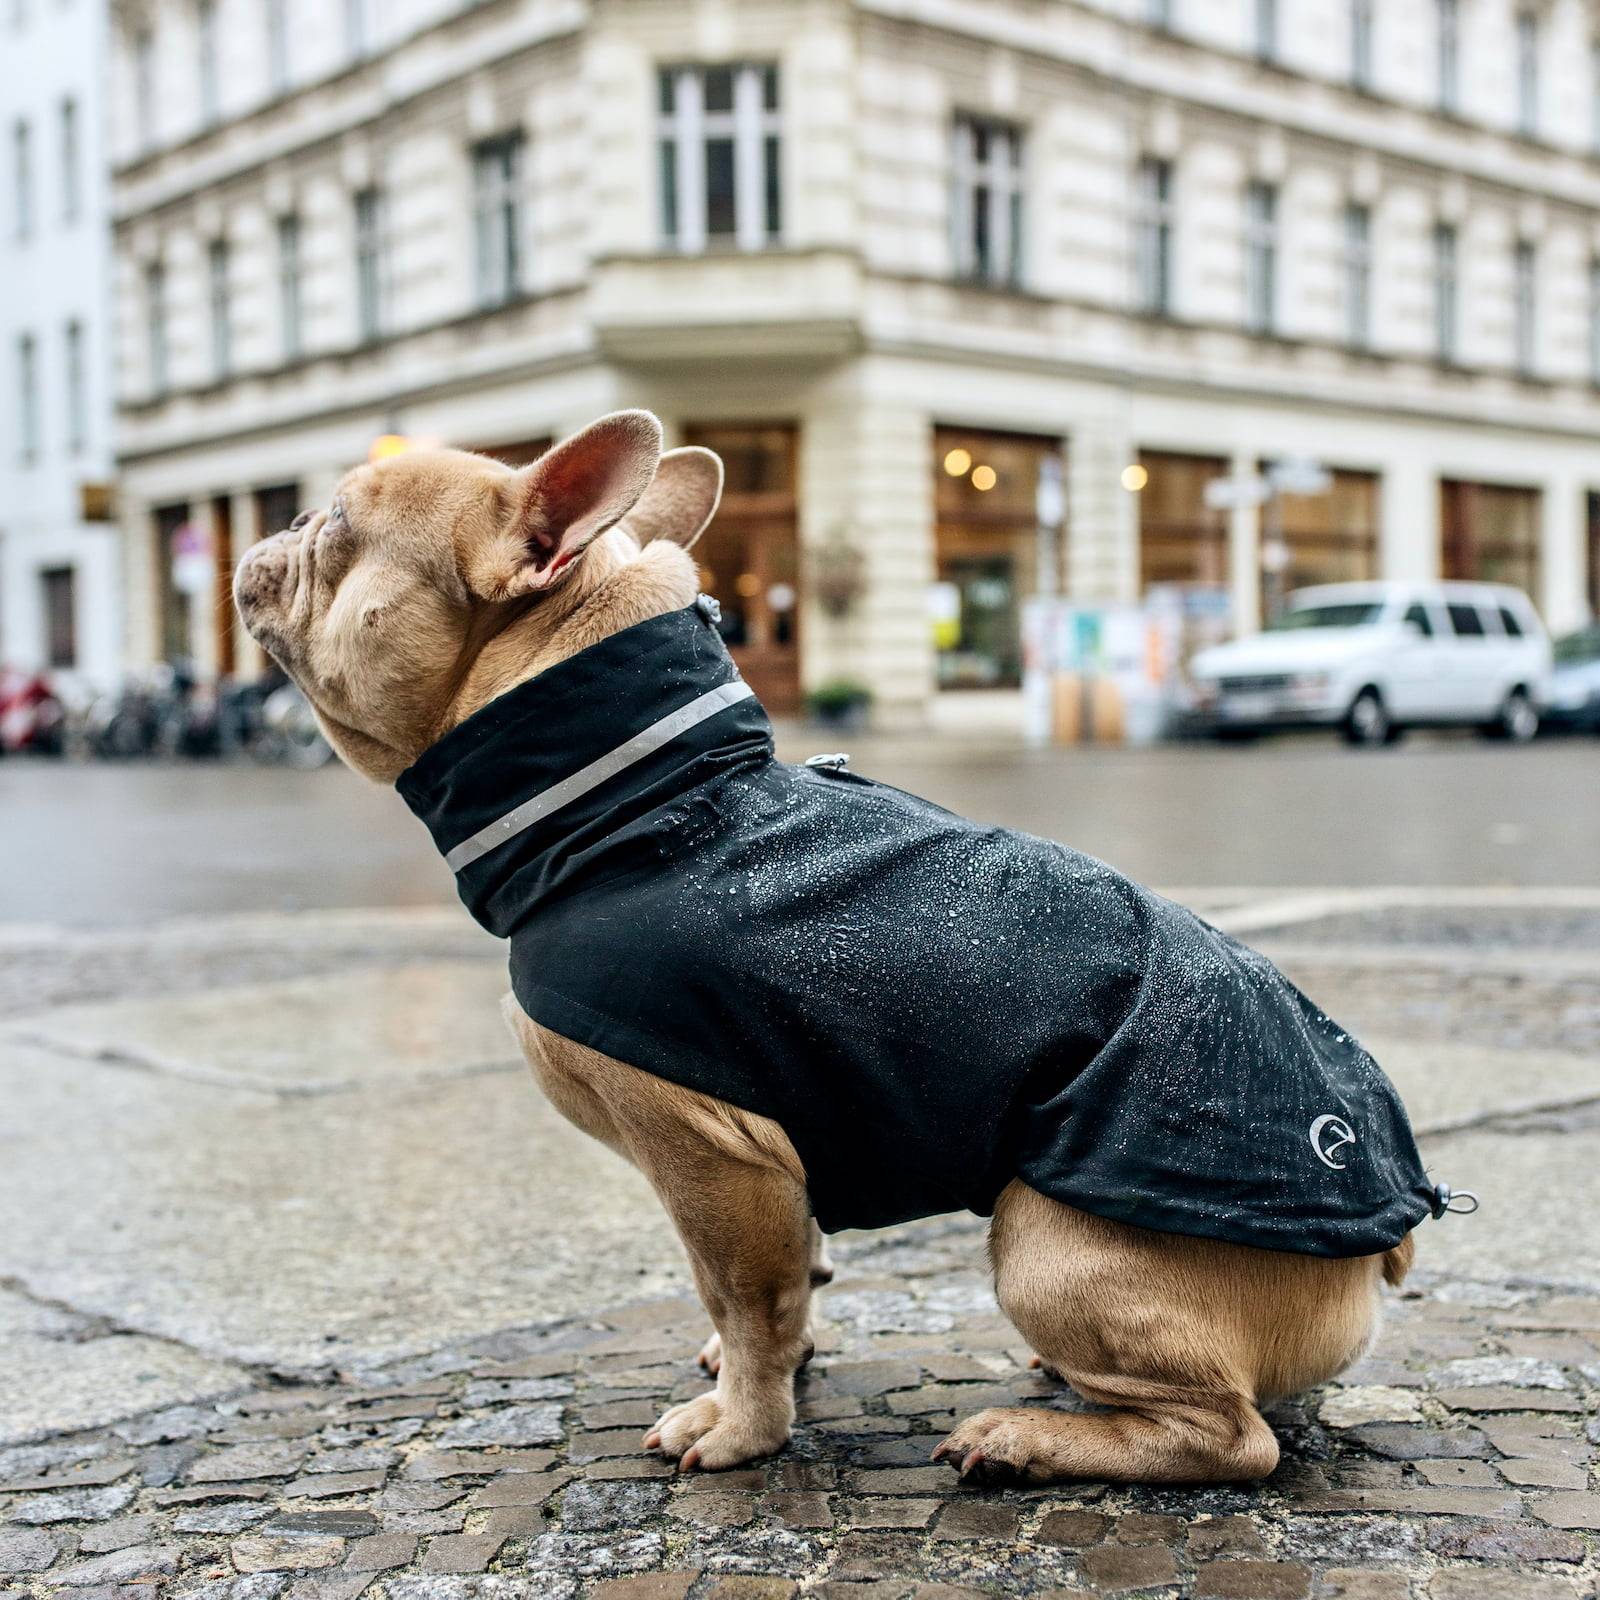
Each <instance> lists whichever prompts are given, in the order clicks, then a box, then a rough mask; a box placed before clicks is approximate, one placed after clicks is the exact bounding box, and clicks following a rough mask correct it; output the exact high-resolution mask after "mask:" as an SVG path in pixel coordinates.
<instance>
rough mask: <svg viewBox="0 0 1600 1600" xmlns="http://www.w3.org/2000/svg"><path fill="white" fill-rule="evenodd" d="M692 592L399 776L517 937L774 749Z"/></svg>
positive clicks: (509, 697) (479, 901)
mask: <svg viewBox="0 0 1600 1600" xmlns="http://www.w3.org/2000/svg"><path fill="white" fill-rule="evenodd" d="M714 618H715V609H714V606H712V605H711V604H709V603H702V602H697V603H696V604H695V605H693V606H688V607H686V608H685V609H683V610H681V611H673V612H669V613H667V614H666V615H665V616H660V617H653V618H651V619H650V620H649V621H647V622H641V623H637V624H635V626H633V627H631V628H626V629H624V630H623V631H622V632H621V633H616V634H612V635H611V636H610V637H609V638H606V639H603V640H601V641H600V643H598V644H595V645H591V646H590V647H589V648H588V649H587V650H584V651H581V652H580V653H579V654H577V655H575V656H571V657H569V658H568V659H567V660H565V661H562V662H558V663H557V664H556V665H555V666H553V667H551V668H550V669H549V670H548V671H546V672H542V673H540V674H539V675H538V676H537V677H535V678H530V679H529V680H528V681H527V682H526V683H522V684H519V685H518V686H517V687H516V688H514V689H511V690H509V691H508V692H507V693H505V694H503V695H501V696H500V697H499V698H498V699H496V700H493V701H491V702H490V703H489V704H488V705H487V706H485V707H484V708H483V710H481V711H478V712H476V713H474V715H472V716H471V717H468V718H467V720H466V721H465V722H463V723H461V724H459V725H458V726H457V727H455V728H453V729H451V731H450V732H449V733H447V734H445V736H444V737H443V738H442V739H440V740H439V741H438V742H437V743H436V744H434V745H432V746H431V747H430V748H429V749H427V750H426V751H424V752H423V754H422V755H421V756H420V757H418V759H417V760H416V761H415V762H414V763H413V764H412V765H411V766H410V767H408V768H407V769H406V770H405V771H404V772H403V773H401V774H400V776H399V778H398V779H397V780H396V782H395V788H396V789H397V790H398V791H399V793H400V795H401V798H402V799H404V800H405V802H406V804H407V805H408V806H410V808H411V809H412V811H414V812H415V813H416V814H417V816H418V817H420V818H421V820H422V821H423V823H424V824H425V825H426V826H427V828H428V831H429V832H430V834H432V836H433V841H434V843H435V844H436V845H437V846H438V848H439V850H440V852H441V853H442V854H443V855H444V857H445V859H446V861H447V862H448V863H449V865H450V866H451V868H452V869H453V870H454V871H455V874H456V884H457V888H458V890H459V892H460V894H461V898H462V900H463V901H464V902H465V904H466V906H467V909H468V910H469V911H471V912H472V914H473V916H474V917H475V918H476V919H477V920H478V921H479V922H480V923H482V924H483V926H484V927H485V928H487V929H488V930H489V931H490V932H491V933H493V934H496V935H497V936H499V937H501V938H507V937H509V936H510V935H511V934H512V933H513V932H514V931H515V929H516V927H517V926H518V924H519V923H520V922H522V921H523V920H525V918H526V917H527V916H528V914H529V913H530V912H532V911H533V910H534V909H535V908H536V907H537V906H538V905H540V904H542V903H544V902H546V901H547V900H548V899H549V897H550V896H551V895H553V894H556V893H560V892H564V891H566V890H569V889H571V888H572V887H574V886H575V885H576V884H577V883H578V882H580V881H587V882H593V881H596V879H597V876H604V875H609V873H610V872H611V871H612V870H616V869H620V868H623V867H625V866H626V865H627V864H628V862H629V861H630V860H632V859H636V857H637V853H638V851H639V850H640V849H641V848H643V849H645V850H646V851H648V849H649V844H650V839H651V837H652V830H653V829H659V828H660V827H661V826H664V825H668V824H670V823H672V822H675V821H677V820H680V819H679V818H678V817H677V816H676V814H675V813H674V809H673V808H674V806H675V805H677V806H680V807H681V805H683V804H685V803H687V802H688V801H689V800H690V799H691V798H692V796H693V795H694V792H695V791H697V790H699V789H701V788H702V787H703V786H704V785H705V784H706V783H707V782H708V780H710V779H711V778H713V777H715V776H716V775H718V774H720V773H723V772H727V771H732V770H737V769H740V768H744V767H749V766H752V765H757V764H760V763H763V762H766V761H770V760H771V759H772V729H771V726H770V724H769V723H768V721H767V717H766V713H765V712H764V711H763V710H762V709H761V706H760V703H759V702H758V701H757V700H756V699H755V698H754V696H753V695H752V694H751V692H750V690H749V688H748V686H747V685H746V684H745V683H744V681H743V679H741V678H740V677H739V673H738V669H737V668H736V667H735V666H734V664H733V661H732V658H731V657H730V656H729V655H728V652H727V648H726V646H724V644H723V642H722V639H721V637H720V635H719V634H718V633H717V630H716V628H715V626H714Z"/></svg>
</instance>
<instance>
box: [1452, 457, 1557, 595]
mask: <svg viewBox="0 0 1600 1600" xmlns="http://www.w3.org/2000/svg"><path fill="white" fill-rule="evenodd" d="M1439 494H1440V506H1439V511H1440V516H1439V527H1440V534H1441V539H1442V549H1441V552H1440V553H1441V556H1442V558H1443V559H1442V560H1441V563H1440V567H1441V571H1442V572H1443V575H1444V576H1445V577H1446V578H1467V579H1475V580H1477V581H1479V582H1482V583H1510V584H1514V585H1515V586H1516V587H1517V588H1519V589H1521V590H1522V592H1523V593H1524V594H1526V595H1528V596H1530V597H1531V598H1533V599H1534V600H1535V601H1537V599H1538V595H1539V491H1538V490H1537V489H1516V488H1507V487H1506V486H1505V485H1504V484H1497V483H1464V482H1460V481H1457V480H1450V479H1446V480H1445V481H1444V482H1442V483H1441V484H1440V485H1439Z"/></svg>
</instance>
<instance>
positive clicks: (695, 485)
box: [628, 444, 722, 550]
mask: <svg viewBox="0 0 1600 1600" xmlns="http://www.w3.org/2000/svg"><path fill="white" fill-rule="evenodd" d="M721 499H722V458H721V457H720V456H718V455H715V454H713V453H712V452H711V451H710V450H702V449H701V448H700V446H699V445H693V444H691V445H685V446H684V447H683V448H682V449H681V450H669V451H667V453H666V454H665V455H664V456H662V458H661V464H660V465H659V466H658V467H657V468H656V475H655V477H654V478H652V479H651V480H650V487H649V488H648V489H646V490H645V492H644V494H643V495H642V496H641V497H640V500H639V503H638V505H636V506H635V507H634V508H633V510H632V511H630V512H629V513H628V531H629V532H630V533H632V534H633V535H634V536H635V537H636V538H637V539H638V541H639V543H640V544H650V543H651V542H652V541H653V540H656V539H668V540H671V542H672V543H673V544H680V545H682V546H683V548H684V549H685V550H687V549H688V548H689V546H690V545H692V544H693V543H694V542H695V540H696V539H698V538H699V537H700V535H701V534H702V533H704V532H705V528H706V524H707V523H708V522H710V521H711V519H712V517H714V516H715V515H716V511H717V502H718V501H719V500H721Z"/></svg>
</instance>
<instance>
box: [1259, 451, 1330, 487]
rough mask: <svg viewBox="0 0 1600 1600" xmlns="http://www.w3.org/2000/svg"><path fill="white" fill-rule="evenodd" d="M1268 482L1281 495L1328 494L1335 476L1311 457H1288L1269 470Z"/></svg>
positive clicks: (1274, 463) (1276, 462)
mask: <svg viewBox="0 0 1600 1600" xmlns="http://www.w3.org/2000/svg"><path fill="white" fill-rule="evenodd" d="M1267 482H1268V483H1270V484H1271V485H1272V487H1273V488H1274V489H1275V490H1276V491H1277V492H1278V493H1279V494H1293V495H1313V494H1326V493H1327V492H1328V491H1329V490H1330V489H1331V488H1332V487H1333V474H1332V473H1331V472H1329V471H1328V469H1327V468H1326V467H1325V466H1323V464H1322V463H1321V462H1320V461H1314V460H1312V458H1311V457H1310V456H1288V457H1285V459H1284V460H1282V461H1274V462H1273V463H1272V465H1271V466H1270V467H1268V468H1267Z"/></svg>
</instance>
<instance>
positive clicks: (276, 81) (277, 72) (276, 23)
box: [267, 0, 289, 95]
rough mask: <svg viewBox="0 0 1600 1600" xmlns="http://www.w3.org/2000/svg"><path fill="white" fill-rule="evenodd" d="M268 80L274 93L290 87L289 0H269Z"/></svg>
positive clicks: (285, 90) (278, 93) (280, 92)
mask: <svg viewBox="0 0 1600 1600" xmlns="http://www.w3.org/2000/svg"><path fill="white" fill-rule="evenodd" d="M267 82H268V84H269V85H270V86H271V90H272V93H273V94H274V95H280V94H285V93H287V91H288V88H289V0H267Z"/></svg>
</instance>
